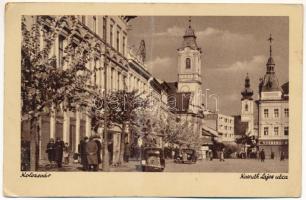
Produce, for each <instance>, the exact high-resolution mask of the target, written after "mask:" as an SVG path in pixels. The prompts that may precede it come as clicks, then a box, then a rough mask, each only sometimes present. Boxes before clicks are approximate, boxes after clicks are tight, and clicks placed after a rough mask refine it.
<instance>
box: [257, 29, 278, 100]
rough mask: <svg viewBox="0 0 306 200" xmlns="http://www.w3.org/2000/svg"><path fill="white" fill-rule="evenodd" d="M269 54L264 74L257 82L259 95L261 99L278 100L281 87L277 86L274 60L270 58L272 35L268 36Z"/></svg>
mask: <svg viewBox="0 0 306 200" xmlns="http://www.w3.org/2000/svg"><path fill="white" fill-rule="evenodd" d="M268 40H269V42H270V56H269V58H268V61H267V64H266V74H265V76H264V78H263V79H261V80H260V84H259V96H260V99H261V100H279V99H281V97H282V89H281V88H280V86H279V83H278V80H277V76H276V74H275V62H274V60H273V58H272V41H273V38H272V35H271V34H270V37H269V39H268Z"/></svg>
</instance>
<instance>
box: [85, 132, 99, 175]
mask: <svg viewBox="0 0 306 200" xmlns="http://www.w3.org/2000/svg"><path fill="white" fill-rule="evenodd" d="M86 152H87V161H88V169H89V171H96V170H97V165H98V155H97V153H98V145H97V143H96V142H95V141H94V139H93V137H90V140H89V142H87V144H86Z"/></svg>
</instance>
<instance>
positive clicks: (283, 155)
mask: <svg viewBox="0 0 306 200" xmlns="http://www.w3.org/2000/svg"><path fill="white" fill-rule="evenodd" d="M283 160H285V152H283V151H282V152H281V155H280V161H283Z"/></svg>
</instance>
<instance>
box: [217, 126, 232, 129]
mask: <svg viewBox="0 0 306 200" xmlns="http://www.w3.org/2000/svg"><path fill="white" fill-rule="evenodd" d="M219 127H220V128H221V129H222V128H223V125H219ZM224 129H225V130H232V129H233V127H231V126H224Z"/></svg>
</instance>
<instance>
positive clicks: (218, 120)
mask: <svg viewBox="0 0 306 200" xmlns="http://www.w3.org/2000/svg"><path fill="white" fill-rule="evenodd" d="M204 125H205V126H207V127H209V128H211V129H213V130H216V131H217V133H218V138H217V139H218V141H219V142H234V141H235V135H234V127H235V121H234V117H232V116H228V115H224V114H219V113H209V112H206V113H205V114H204Z"/></svg>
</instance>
